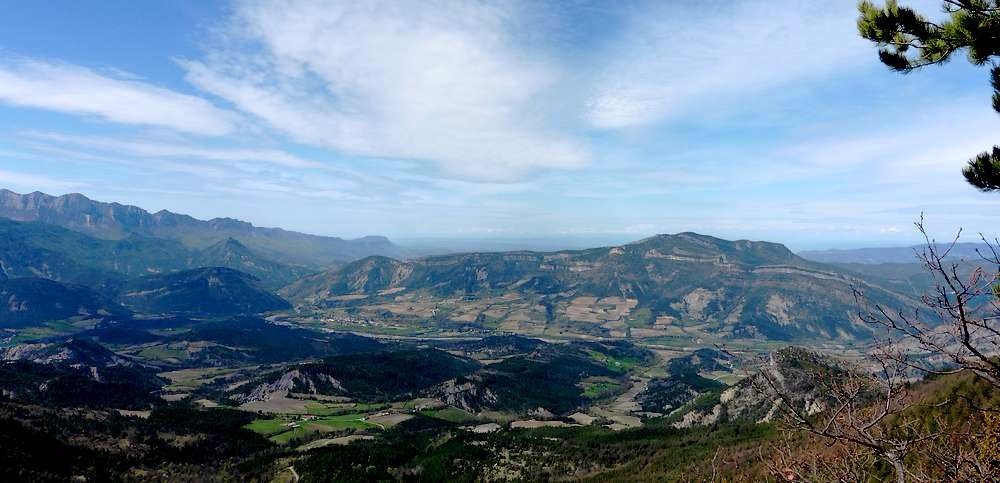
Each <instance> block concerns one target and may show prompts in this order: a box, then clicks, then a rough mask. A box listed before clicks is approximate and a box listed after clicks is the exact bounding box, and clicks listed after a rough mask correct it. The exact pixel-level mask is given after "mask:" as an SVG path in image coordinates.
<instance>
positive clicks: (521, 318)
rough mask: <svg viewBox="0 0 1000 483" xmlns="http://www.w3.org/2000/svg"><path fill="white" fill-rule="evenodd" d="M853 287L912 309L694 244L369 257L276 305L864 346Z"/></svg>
mask: <svg viewBox="0 0 1000 483" xmlns="http://www.w3.org/2000/svg"><path fill="white" fill-rule="evenodd" d="M852 286H857V287H858V288H859V289H862V290H864V291H865V294H866V296H867V297H868V298H869V299H871V300H872V301H873V302H877V303H881V304H883V305H885V306H889V307H900V308H908V307H912V306H913V303H914V301H913V300H912V299H910V298H909V297H907V296H905V295H902V294H900V293H897V292H894V291H892V290H889V289H886V288H884V287H881V286H879V285H878V284H876V283H872V282H869V281H865V280H862V277H861V276H859V275H857V274H853V273H851V272H847V271H845V270H842V269H839V268H836V267H833V266H829V265H823V264H819V263H815V262H810V261H808V260H805V259H803V258H801V257H799V256H796V255H795V254H794V253H792V252H791V251H789V250H788V249H787V248H785V247H784V246H783V245H779V244H776V243H767V242H753V241H746V240H740V241H726V240H721V239H718V238H713V237H709V236H704V235H698V234H695V233H681V234H677V235H659V236H655V237H651V238H648V239H645V240H641V241H638V242H635V243H630V244H627V245H622V246H617V247H605V248H593V249H588V250H577V251H562V252H550V253H538V252H508V253H471V254H460V255H445V256H434V257H427V258H421V259H416V260H411V261H405V262H404V261H398V260H393V259H389V258H385V257H370V258H366V259H363V260H359V261H356V262H352V263H350V264H347V265H345V266H343V267H340V268H337V269H334V270H330V271H326V272H322V273H319V274H316V275H312V276H309V277H306V278H303V279H301V280H299V281H297V282H294V283H292V284H291V285H289V286H288V287H285V288H284V289H282V291H281V294H283V295H284V296H285V297H286V298H288V299H289V300H292V301H293V302H295V303H296V304H298V305H302V306H313V307H320V308H334V307H353V309H352V310H353V311H354V312H352V313H360V312H359V311H363V309H364V308H365V307H370V308H371V310H372V311H373V313H375V314H381V315H383V316H384V315H386V314H387V312H388V313H390V315H391V314H396V315H399V316H400V317H403V316H405V315H406V314H407V311H408V310H409V309H413V310H411V311H410V312H409V313H412V314H415V315H417V317H415V318H419V314H421V313H431V312H433V313H434V314H435V315H436V317H438V318H442V317H444V318H447V317H452V318H453V320H462V321H467V322H469V323H478V324H481V325H482V326H483V327H487V328H488V327H499V328H501V329H503V330H510V331H512V332H519V333H526V334H529V335H548V334H558V333H563V332H568V333H584V334H587V335H599V336H611V337H675V336H685V337H692V336H693V337H698V336H699V334H711V335H716V336H724V337H746V338H771V339H790V338H793V337H818V338H823V339H829V338H840V339H850V338H853V337H859V336H864V337H867V336H868V335H870V334H869V332H868V328H867V327H866V326H864V324H862V323H859V322H857V321H856V316H855V314H856V312H857V306H856V300H855V297H854V292H853V290H852ZM394 300H399V301H402V300H405V303H393V302H392V301H394ZM420 307H423V309H420ZM418 309H419V310H418ZM420 310H423V312H420ZM379 311H381V312H379ZM394 311H395V312H394ZM425 319H426V317H425ZM508 328H510V329H508ZM556 331H559V332H556Z"/></svg>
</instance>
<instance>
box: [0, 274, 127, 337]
mask: <svg viewBox="0 0 1000 483" xmlns="http://www.w3.org/2000/svg"><path fill="white" fill-rule="evenodd" d="M127 315H128V311H126V310H125V309H124V308H122V307H121V306H120V305H118V304H116V303H114V302H112V301H110V300H107V299H105V298H104V297H102V296H100V295H98V294H97V293H96V292H94V291H93V290H91V289H89V288H87V287H84V286H82V285H75V284H65V285H64V284H61V283H59V282H56V281H53V280H48V279H44V278H11V279H7V280H4V281H0V328H19V327H30V326H36V325H39V324H42V323H45V322H48V321H54V320H64V319H69V318H73V317H80V318H95V317H109V316H116V317H126V316H127Z"/></svg>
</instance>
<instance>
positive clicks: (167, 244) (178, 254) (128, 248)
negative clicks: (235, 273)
mask: <svg viewBox="0 0 1000 483" xmlns="http://www.w3.org/2000/svg"><path fill="white" fill-rule="evenodd" d="M203 266H209V267H228V268H232V269H235V270H240V271H244V272H247V273H250V274H251V275H254V276H256V277H258V278H260V279H261V280H262V281H263V284H264V285H265V286H267V287H268V288H271V289H277V288H278V287H281V286H284V285H286V284H288V283H289V282H291V281H293V280H295V279H297V278H299V277H301V276H303V275H305V274H308V273H310V272H311V270H309V269H306V268H304V267H300V266H294V265H285V264H282V263H279V262H276V261H273V260H269V259H267V258H265V257H263V256H261V255H259V254H257V253H255V252H253V251H251V250H250V249H249V248H247V247H246V246H244V245H243V244H241V243H240V242H239V241H236V240H235V239H232V238H227V239H225V240H222V241H220V242H219V243H217V244H215V245H212V246H210V247H208V248H205V249H204V250H195V249H191V248H189V247H187V246H185V245H184V244H182V243H180V242H178V241H176V240H166V239H161V238H149V237H145V236H142V235H136V234H131V235H128V236H127V237H126V238H122V239H120V240H104V239H98V238H94V237H91V236H88V235H84V234H82V233H78V232H75V231H72V230H68V229H66V228H62V227H59V226H54V225H48V224H44V223H40V222H18V221H12V220H7V219H2V218H0V274H2V275H0V278H3V277H44V278H50V279H53V280H58V281H63V282H71V283H81V284H85V285H90V286H93V287H97V286H99V285H101V284H103V283H104V282H106V281H108V280H119V279H125V278H132V277H139V276H145V275H150V274H157V273H167V272H174V271H178V270H183V269H189V268H196V267H203Z"/></svg>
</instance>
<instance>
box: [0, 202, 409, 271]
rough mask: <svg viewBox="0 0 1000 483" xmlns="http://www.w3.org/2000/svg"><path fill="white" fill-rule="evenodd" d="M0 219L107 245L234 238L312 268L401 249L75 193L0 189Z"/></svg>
mask: <svg viewBox="0 0 1000 483" xmlns="http://www.w3.org/2000/svg"><path fill="white" fill-rule="evenodd" d="M0 217H4V218H9V219H12V220H16V221H39V222H42V223H47V224H52V225H57V226H61V227H64V228H67V229H70V230H73V231H77V232H80V233H85V234H88V235H91V236H95V237H97V238H104V239H111V240H117V239H122V238H125V237H126V236H128V235H129V234H139V235H144V236H148V237H153V238H167V239H173V240H178V241H181V242H183V243H184V244H186V245H188V246H190V247H192V248H197V249H203V248H206V247H208V246H210V245H213V244H215V243H218V242H220V241H222V240H225V239H226V238H235V239H237V240H239V241H240V242H241V243H243V244H245V245H247V246H248V247H250V248H252V249H254V250H256V251H258V252H260V253H262V254H264V255H266V256H269V257H270V258H274V259H276V260H277V261H281V262H285V263H294V264H307V265H315V266H323V265H328V264H330V263H333V262H338V261H348V260H353V259H358V258H363V257H364V256H368V255H375V254H390V255H395V256H403V255H405V252H404V250H403V249H402V248H400V247H398V246H396V245H394V244H393V243H392V242H391V241H389V239H388V238H386V237H383V236H375V235H370V236H365V237H361V238H357V239H343V238H340V237H330V236H320V235H310V234H306V233H299V232H295V231H290V230H285V229H282V228H269V227H257V226H254V225H253V224H252V223H250V222H246V221H242V220H237V219H234V218H212V219H210V220H200V219H197V218H194V217H192V216H190V215H185V214H179V213H173V212H171V211H168V210H159V211H157V212H155V213H150V212H148V211H146V210H144V209H142V208H139V207H137V206H133V205H124V204H120V203H117V202H111V203H106V202H101V201H95V200H92V199H90V198H88V197H86V196H84V195H82V194H80V193H70V194H66V195H62V196H53V195H49V194H46V193H42V192H40V191H34V192H32V193H28V194H19V193H16V192H14V191H10V190H7V189H0Z"/></svg>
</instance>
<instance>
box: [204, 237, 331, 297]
mask: <svg viewBox="0 0 1000 483" xmlns="http://www.w3.org/2000/svg"><path fill="white" fill-rule="evenodd" d="M190 265H191V266H193V267H226V268H231V269H233V270H239V271H241V272H244V273H249V274H250V275H253V276H255V277H257V278H259V279H260V280H261V282H262V283H263V285H264V286H266V287H267V288H270V289H275V290H276V289H278V288H281V287H283V286H285V285H288V284H289V283H291V282H293V281H295V280H298V279H300V278H302V277H304V276H306V275H309V274H311V273H313V272H314V271H315V270H311V269H308V268H305V267H302V266H297V265H286V264H284V263H279V262H276V261H273V260H269V259H267V258H264V257H262V256H260V255H258V254H257V253H255V252H253V251H252V250H250V249H249V248H247V247H246V245H244V244H242V243H240V242H239V240H237V239H235V238H226V239H225V240H222V241H220V242H219V243H216V244H215V245H212V246H210V247H208V248H205V249H204V250H201V251H200V252H197V253H196V254H195V256H194V259H193V261H192V263H191V264H190Z"/></svg>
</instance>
